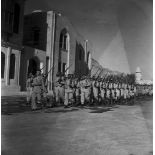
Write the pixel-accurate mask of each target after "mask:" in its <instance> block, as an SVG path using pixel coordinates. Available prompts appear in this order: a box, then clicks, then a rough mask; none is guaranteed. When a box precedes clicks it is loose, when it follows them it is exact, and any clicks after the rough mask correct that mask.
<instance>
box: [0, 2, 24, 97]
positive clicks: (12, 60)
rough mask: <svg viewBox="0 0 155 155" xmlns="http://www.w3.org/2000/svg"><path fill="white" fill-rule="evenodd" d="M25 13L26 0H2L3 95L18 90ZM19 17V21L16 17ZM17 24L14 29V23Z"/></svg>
mask: <svg viewBox="0 0 155 155" xmlns="http://www.w3.org/2000/svg"><path fill="white" fill-rule="evenodd" d="M15 4H16V6H18V8H19V9H18V11H19V12H18V15H19V16H18V15H17V14H16V13H15V12H16V11H17V10H16V9H15ZM23 15H24V0H12V1H10V0H2V31H1V33H2V42H1V52H2V53H3V54H5V68H4V78H2V79H1V82H2V95H5V94H6V93H9V92H10V91H12V92H18V91H19V90H20V85H19V74H20V73H19V70H20V57H21V51H22V38H23ZM17 17H19V18H18V21H19V24H17V23H18V22H16V21H15V19H17ZM15 23H16V24H17V25H16V26H17V27H16V30H14V24H15Z"/></svg>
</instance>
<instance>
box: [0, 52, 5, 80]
mask: <svg viewBox="0 0 155 155" xmlns="http://www.w3.org/2000/svg"><path fill="white" fill-rule="evenodd" d="M4 71H5V54H4V53H3V52H1V78H2V79H3V78H4Z"/></svg>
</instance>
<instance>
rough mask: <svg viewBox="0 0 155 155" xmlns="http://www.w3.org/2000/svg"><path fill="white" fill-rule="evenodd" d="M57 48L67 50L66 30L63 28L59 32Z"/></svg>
mask: <svg viewBox="0 0 155 155" xmlns="http://www.w3.org/2000/svg"><path fill="white" fill-rule="evenodd" d="M59 48H60V49H62V50H67V31H66V29H63V30H62V31H61V33H60V39H59Z"/></svg>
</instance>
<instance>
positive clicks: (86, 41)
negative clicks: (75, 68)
mask: <svg viewBox="0 0 155 155" xmlns="http://www.w3.org/2000/svg"><path fill="white" fill-rule="evenodd" d="M87 43H88V40H85V62H86V63H87Z"/></svg>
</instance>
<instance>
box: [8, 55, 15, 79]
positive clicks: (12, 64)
mask: <svg viewBox="0 0 155 155" xmlns="http://www.w3.org/2000/svg"><path fill="white" fill-rule="evenodd" d="M9 76H10V79H14V77H15V54H11V56H10V74H9Z"/></svg>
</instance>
